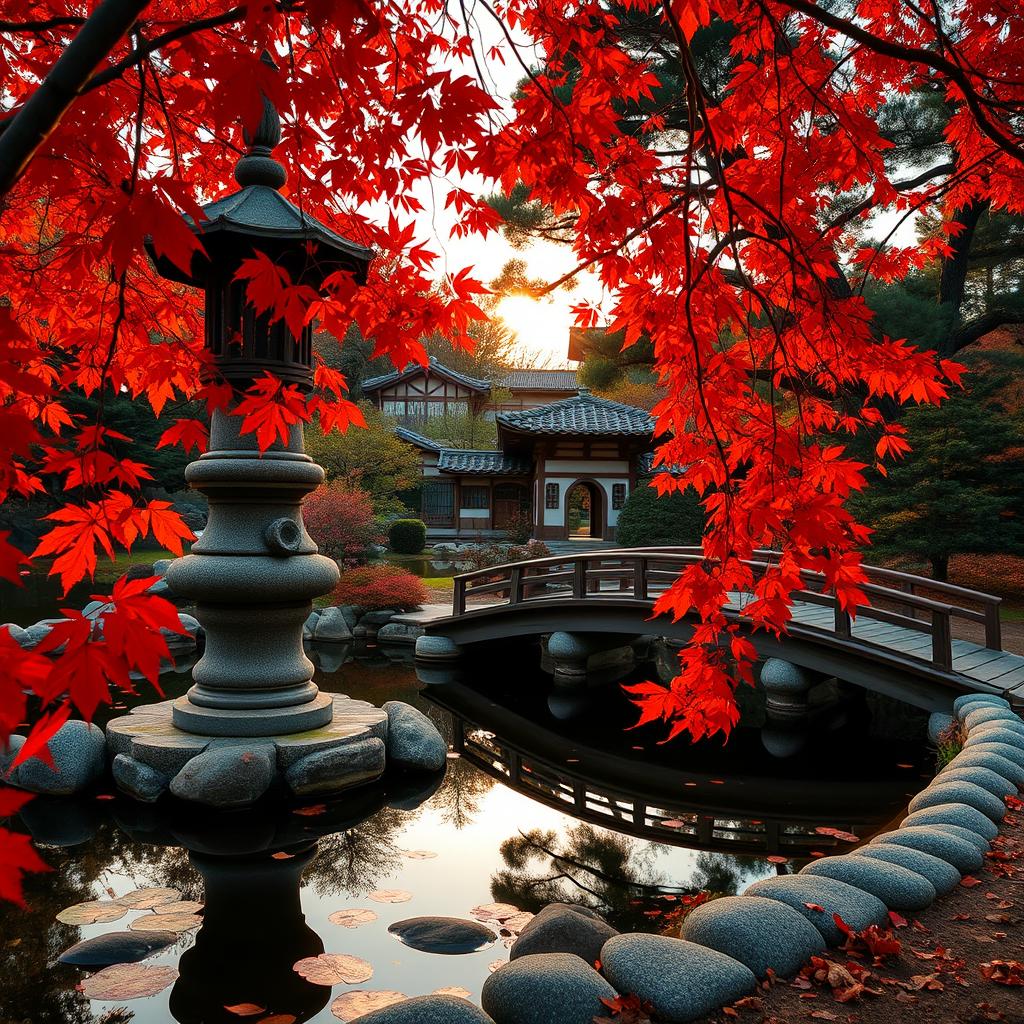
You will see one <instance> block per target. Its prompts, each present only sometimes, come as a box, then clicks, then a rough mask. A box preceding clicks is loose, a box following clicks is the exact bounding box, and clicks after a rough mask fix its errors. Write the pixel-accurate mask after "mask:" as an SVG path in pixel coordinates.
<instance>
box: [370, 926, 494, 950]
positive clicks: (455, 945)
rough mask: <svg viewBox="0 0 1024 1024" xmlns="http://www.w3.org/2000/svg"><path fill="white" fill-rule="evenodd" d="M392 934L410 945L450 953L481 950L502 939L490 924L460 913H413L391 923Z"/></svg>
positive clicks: (411, 947) (406, 944) (389, 930)
mask: <svg viewBox="0 0 1024 1024" xmlns="http://www.w3.org/2000/svg"><path fill="white" fill-rule="evenodd" d="M388 934H389V935H394V936H396V937H397V938H398V941H399V942H401V943H402V945H404V946H408V947H409V948H410V949H418V950H420V951H421V952H423V953H442V954H445V955H448V956H453V955H459V954H462V953H477V952H479V951H480V950H481V949H487V948H488V947H489V946H493V945H494V943H495V942H497V940H498V936H497V935H496V934H495V933H494V932H493V931H491V929H490V928H488V927H487V926H486V925H484V924H481V923H480V922H479V921H467V920H463V919H462V918H458V917H409V918H406V919H405V920H404V921H396V922H395V923H394V924H392V925H390V926H389V927H388Z"/></svg>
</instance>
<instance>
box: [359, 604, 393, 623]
mask: <svg viewBox="0 0 1024 1024" xmlns="http://www.w3.org/2000/svg"><path fill="white" fill-rule="evenodd" d="M396 614H398V613H396V612H395V610H394V609H393V608H381V609H380V610H379V611H372V612H364V613H363V614H362V615H361V616H360V618H359V624H360V625H361V626H385V625H387V624H388V623H389V622H390V621H391V620H392V619H393V618H394V617H395V615H396Z"/></svg>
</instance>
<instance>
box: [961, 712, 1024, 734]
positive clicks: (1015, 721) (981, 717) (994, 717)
mask: <svg viewBox="0 0 1024 1024" xmlns="http://www.w3.org/2000/svg"><path fill="white" fill-rule="evenodd" d="M962 721H963V723H964V725H966V726H967V728H968V729H976V728H977V727H978V726H979V725H987V724H988V723H990V722H1008V723H1009V724H1010V725H1011V726H1013V725H1018V726H1020V727H1022V728H1024V722H1022V721H1021V720H1020V718H1019V717H1018V716H1017V715H1015V714H1014V713H1013V711H1011V710H1010V708H998V707H980V708H979V707H972V708H971V709H970V710H969V711H968V712H967V714H965V715H964V716H963V719H962Z"/></svg>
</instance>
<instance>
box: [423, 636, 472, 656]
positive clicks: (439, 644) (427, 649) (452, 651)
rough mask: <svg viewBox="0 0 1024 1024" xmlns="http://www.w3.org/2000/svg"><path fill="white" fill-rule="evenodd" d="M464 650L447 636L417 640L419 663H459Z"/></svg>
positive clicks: (424, 637) (426, 637)
mask: <svg viewBox="0 0 1024 1024" xmlns="http://www.w3.org/2000/svg"><path fill="white" fill-rule="evenodd" d="M462 654H463V651H462V648H461V647H460V646H459V645H458V644H457V643H456V642H455V641H454V640H450V639H449V638H448V637H446V636H431V635H430V634H427V635H426V636H418V637H417V638H416V660H417V661H458V660H459V659H460V658H461V657H462Z"/></svg>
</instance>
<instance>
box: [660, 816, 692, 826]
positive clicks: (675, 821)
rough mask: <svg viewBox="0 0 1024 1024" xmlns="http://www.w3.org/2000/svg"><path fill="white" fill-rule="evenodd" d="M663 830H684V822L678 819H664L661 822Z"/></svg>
mask: <svg viewBox="0 0 1024 1024" xmlns="http://www.w3.org/2000/svg"><path fill="white" fill-rule="evenodd" d="M661 824H662V827H664V828H685V827H686V822H685V821H680V820H679V819H678V818H665V819H664V820H663V821H662V822H661Z"/></svg>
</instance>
